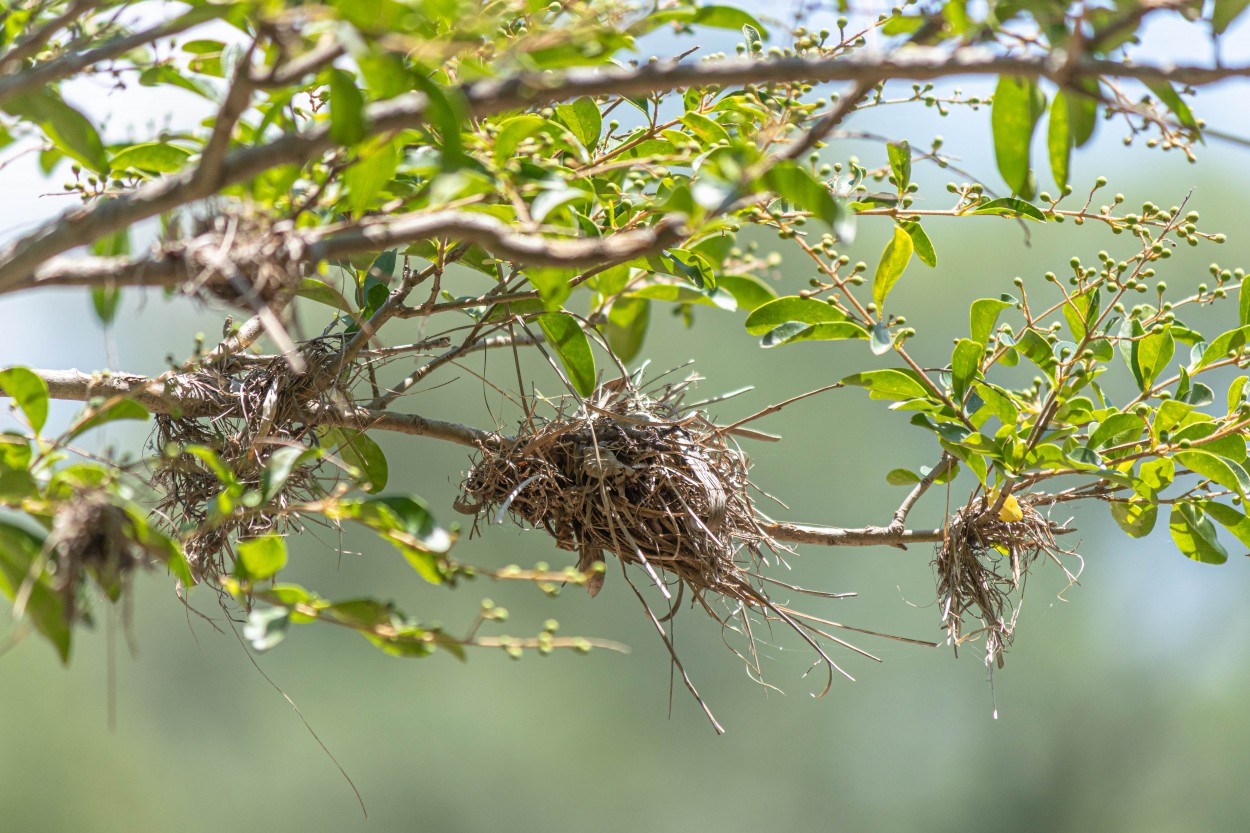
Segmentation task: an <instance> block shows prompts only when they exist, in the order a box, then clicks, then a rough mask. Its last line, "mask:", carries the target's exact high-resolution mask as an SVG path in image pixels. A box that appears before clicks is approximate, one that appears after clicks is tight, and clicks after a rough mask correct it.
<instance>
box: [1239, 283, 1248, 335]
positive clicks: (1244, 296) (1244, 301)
mask: <svg viewBox="0 0 1250 833" xmlns="http://www.w3.org/2000/svg"><path fill="white" fill-rule="evenodd" d="M1237 325H1238V326H1240V327H1245V326H1247V325H1250V281H1246V280H1243V281H1242V282H1241V288H1240V289H1238V290H1237Z"/></svg>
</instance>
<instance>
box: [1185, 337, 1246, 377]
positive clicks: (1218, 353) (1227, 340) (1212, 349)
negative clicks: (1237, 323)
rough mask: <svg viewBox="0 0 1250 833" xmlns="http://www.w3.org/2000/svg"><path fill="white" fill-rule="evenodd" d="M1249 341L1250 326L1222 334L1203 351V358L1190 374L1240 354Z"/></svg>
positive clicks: (1192, 368) (1191, 369)
mask: <svg viewBox="0 0 1250 833" xmlns="http://www.w3.org/2000/svg"><path fill="white" fill-rule="evenodd" d="M1247 340H1250V326H1243V327H1238V328H1237V329H1235V330H1229V331H1228V332H1226V333H1221V334H1220V335H1218V336H1216V338H1215V341H1212V342H1211V343H1210V344H1209V345H1208V346H1207V349H1205V350H1203V351H1202V358H1200V359H1199V360H1198V363H1197V364H1196V365H1194V366H1192V367H1191V368H1190V372H1193V371H1194V370H1201V369H1202V368H1204V367H1207V366H1208V365H1211V364H1213V363H1214V362H1217V361H1220V360H1221V359H1226V358H1229V357H1230V356H1231V355H1233V354H1235V353H1240V352H1241V351H1242V350H1243V349H1244V348H1245V346H1246V341H1247Z"/></svg>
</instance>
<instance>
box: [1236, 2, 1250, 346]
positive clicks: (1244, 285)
mask: <svg viewBox="0 0 1250 833" xmlns="http://www.w3.org/2000/svg"><path fill="white" fill-rule="evenodd" d="M1248 2H1250V0H1248ZM1237 324H1238V326H1240V327H1245V326H1247V325H1250V281H1247V280H1243V281H1242V282H1241V288H1240V289H1239V290H1238V291H1237Z"/></svg>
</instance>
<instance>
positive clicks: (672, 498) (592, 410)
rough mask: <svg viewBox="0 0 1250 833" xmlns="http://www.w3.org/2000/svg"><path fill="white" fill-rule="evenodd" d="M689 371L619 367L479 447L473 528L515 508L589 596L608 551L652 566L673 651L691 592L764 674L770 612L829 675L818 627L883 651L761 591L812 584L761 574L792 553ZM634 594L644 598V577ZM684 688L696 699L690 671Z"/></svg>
mask: <svg viewBox="0 0 1250 833" xmlns="http://www.w3.org/2000/svg"><path fill="white" fill-rule="evenodd" d="M693 381H695V378H693V377H692V378H691V379H688V380H687V381H685V382H682V383H678V384H672V385H666V386H664V387H663V388H662V389H661V390H659V391H658V392H655V393H652V394H650V395H648V394H646V393H643V392H641V391H640V390H638V389H636V388H635V386H634V384H633V383H632V382H631V380H629V379H627V378H622V379H619V380H616V381H615V382H611V383H608V384H605V385H603V386H601V387H600V388H599V389H598V390H597V391H596V392H595V394H594V395H593V396H592V397H590V398H589V399H588V400H586V401H584V402H576V403H575V402H573V401H572V400H565V401H564V402H563V404H562V405H558V406H557V407H558V412H557V414H556V415H555V416H554V417H552V418H550V419H540V418H538V417H537V416H532V417H530V418H529V419H527V420H526V421H524V422H523V423H522V424H521V426H520V430H519V431H518V434H517V436H516V437H515V439H514V440H513V441H511V442H510V443H509V444H507V445H506V446H503V447H499V448H495V449H485V450H483V452H482V457H481V459H480V460H478V462H477V463H476V465H474V467H473V468H472V470H471V471H470V472H469V474H468V476H467V477H466V478H465V480H464V482H463V484H462V490H463V495H462V497H461V498H460V499H459V500H458V501H457V503H456V508H457V509H458V510H459V511H461V512H464V513H465V514H472V515H474V516H475V523H474V531H475V532H476V531H477V524H478V523H479V522H480V521H481V520H482V519H483V518H485V519H487V521H488V522H493V523H502V522H503V519H504V518H505V517H506V516H511V517H512V518H514V519H515V520H517V521H519V522H521V523H523V524H528V525H529V526H531V527H534V528H537V529H541V530H544V531H545V532H546V533H547V534H549V535H550V536H551V537H552V538H553V539H554V540H555V542H556V546H557V547H559V548H561V549H564V550H568V551H570V552H576V553H578V562H577V568H578V570H579V571H581V573H582V574H583V578H584V580H585V585H586V588H587V590H588V591H589V592H590V595H591V596H594V595H596V594H597V593H598V592H599V590H600V589H601V587H602V586H603V581H604V571H605V568H606V564H605V558H606V556H609V555H610V556H614V557H615V558H616V559H617V560H619V561H620V562H621V563H622V564H623V565H626V566H636V567H638V568H640V569H642V570H643V571H644V572H645V573H646V574H647V575H648V577H649V578H650V580H651V581H652V582H653V583H654V584H655V585H656V586H658V587H660V588H661V591H662V592H663V593H664V594H665V596H666V598H668V599H669V600H670V602H671V605H672V608H671V610H669V611H668V613H667V615H664V616H656V615H655V614H652V613H651V610H650V608H649V607H647V613H648V614H649V615H650V616H651V619H652V622H653V624H654V625H655V626H656V628H657V630H659V631H660V635H661V637H662V638H664V640H665V643H666V644H667V645H668V647H669V650H670V652H672V651H673V648H672V644H671V643H670V642H669V640H668V637H667V635H666V634H665V631H664V630H663V628H662V627H661V623H662V622H664V621H666V620H667V619H669V618H671V617H672V616H673V615H674V614H675V613H676V611H677V610H678V607H679V605H680V603H681V601H682V599H683V596H684V595H685V594H687V593H688V594H689V595H690V597H691V598H692V599H693V603H694V604H697V605H698V606H700V607H701V608H702V609H703V610H704V611H705V612H706V613H707V614H708V615H709V616H711V617H712V618H713V619H715V620H716V621H717V622H719V623H720V624H721V626H722V627H723V628H726V629H727V630H730V631H733V632H735V633H738V634H740V635H741V636H742V637H744V638H745V641H746V645H747V647H746V650H745V651H740V650H737V649H734V650H735V652H736V653H738V655H739V656H740V657H742V658H743V659H744V661H746V663H747V666H748V670H749V671H750V672H751V673H752V675H753V676H754V677H755V678H756V679H760V667H759V658H758V654H757V651H756V644H755V643H756V635H755V632H754V631H753V628H758V627H759V622H760V621H761V620H762V621H764V622H765V623H771V622H781V623H783V624H784V625H785V626H786V627H788V628H790V629H792V630H793V631H794V632H796V633H797V634H798V635H799V636H800V637H801V638H802V639H803V640H804V642H805V643H806V644H807V645H808V646H809V647H810V648H811V649H813V650H814V651H815V652H816V654H817V655H818V660H817V662H821V661H823V662H824V663H826V664H827V667H828V669H829V672H830V674H829V680H830V682H832V672H833V671H835V670H836V671H837V672H839V673H841V674H843V675H845V676H847V677H848V678H850V675H849V674H847V673H846V672H845V671H843V670H842V669H841V668H840V667H839V666H838V665H837V664H836V663H835V662H833V660H831V659H830V658H829V656H828V655H827V653H826V652H825V650H824V649H823V648H822V647H821V645H820V644H819V643H818V642H817V641H816V637H819V638H822V639H825V640H827V641H831V642H834V643H836V644H839V645H843V646H845V647H848V648H850V649H851V650H853V651H855V652H857V653H860V654H862V655H864V656H868V657H870V658H872V659H876V658H875V657H872V655H871V654H867V653H866V652H863V651H861V650H860V649H858V648H855V647H854V646H851V645H849V644H848V643H846V642H844V641H842V640H840V639H837V638H836V637H834V636H832V635H830V634H829V633H827V632H826V631H823V630H820V629H818V628H817V627H816V625H815V624H813V623H819V624H821V625H824V626H826V627H829V628H837V627H845V626H842V625H838V624H836V623H833V622H829V621H827V620H822V619H817V618H815V617H811V616H808V615H806V614H803V613H799V612H798V611H795V610H793V609H791V608H789V607H786V606H785V605H783V604H781V603H775V602H773V601H772V600H771V599H770V598H769V595H768V593H767V592H766V591H765V589H764V585H765V583H771V584H776V585H780V586H783V587H785V588H787V589H789V590H792V591H796V592H800V593H809V592H811V591H806V590H802V589H801V588H798V587H793V586H792V585H788V584H785V583H784V582H780V581H777V580H776V579H773V578H769V577H766V576H765V575H763V570H764V569H765V568H767V567H769V566H771V565H772V564H776V563H781V557H782V556H783V555H784V554H785V553H787V552H789V550H787V549H786V548H785V547H783V546H782V545H780V544H779V543H778V542H777V541H776V540H774V539H773V538H772V537H771V536H770V535H769V534H768V533H767V532H766V531H765V529H764V526H763V524H764V523H766V519H764V518H762V517H761V516H760V515H759V514H758V513H757V511H756V507H755V505H754V503H753V501H752V497H751V492H752V489H753V488H754V487H753V486H752V484H751V483H750V481H749V479H748V477H747V473H748V469H749V460H748V458H747V456H746V454H745V453H744V452H743V451H742V450H741V449H740V448H738V446H737V445H736V444H735V443H733V441H732V440H731V439H730V438H729V437H728V436H727V432H726V431H725V430H724V429H722V428H719V427H717V426H716V425H715V424H713V423H712V422H711V421H710V420H709V419H708V418H707V417H706V416H705V415H704V414H703V413H702V412H699V411H697V410H692V409H690V408H687V407H686V406H684V405H683V397H684V393H685V391H686V389H687V388H688V387H689V385H690V384H692V382H693ZM628 576H629V574H628V573H627V572H626V573H625V579H626V581H629V577H628ZM629 583H630V586H631V587H633V583H632V582H629ZM670 587H675V588H676V594H675V595H674V594H672V593H670V592H669V591H668V588H670ZM634 592H635V593H636V594H638V595H639V598H640V600H642V601H643V604H644V606H645V605H646V604H647V603H646V601H645V600H644V599H643V597H642V595H641V594H640V593H638V590H637V588H636V587H634ZM812 595H818V596H824V597H838V595H839V594H826V593H812ZM845 595H853V594H845ZM753 620H754V621H753ZM850 630H858V629H856V628H850ZM860 632H862V633H872V632H870V631H860ZM875 635H882V634H875ZM925 644H930V643H925ZM673 656H674V660H675V661H676V662H677V666H678V668H679V669H680V668H681V665H680V661H679V660H677V658H676V654H675V653H674V654H673ZM683 674H684V672H683ZM852 679H853V678H852ZM686 685H687V686H688V687H690V689H691V691H692V693H695V696H696V699H697V692H694V689H693V687H692V686H691V684H690V682H689V679H688V678H687V679H686ZM825 690H826V691H827V690H828V685H826V687H825ZM700 703H702V701H701V700H700ZM705 708H706V706H705ZM709 716H710V714H709Z"/></svg>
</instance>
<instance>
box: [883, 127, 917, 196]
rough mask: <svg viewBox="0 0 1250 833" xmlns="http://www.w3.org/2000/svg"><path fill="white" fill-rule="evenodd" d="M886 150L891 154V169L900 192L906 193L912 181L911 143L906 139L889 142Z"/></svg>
mask: <svg viewBox="0 0 1250 833" xmlns="http://www.w3.org/2000/svg"><path fill="white" fill-rule="evenodd" d="M885 149H886V152H887V153H888V154H889V156H890V171H891V172H892V173H893V174H894V183H895V184H896V185H897V186H898V190H899V193H900V194H901V193H904V192H905V191H906V190H907V186H908V185H909V184H910V183H911V145H909V144H908V143H907V140H906V139H904V140H903V141H900V142H887V143H886V145H885Z"/></svg>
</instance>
